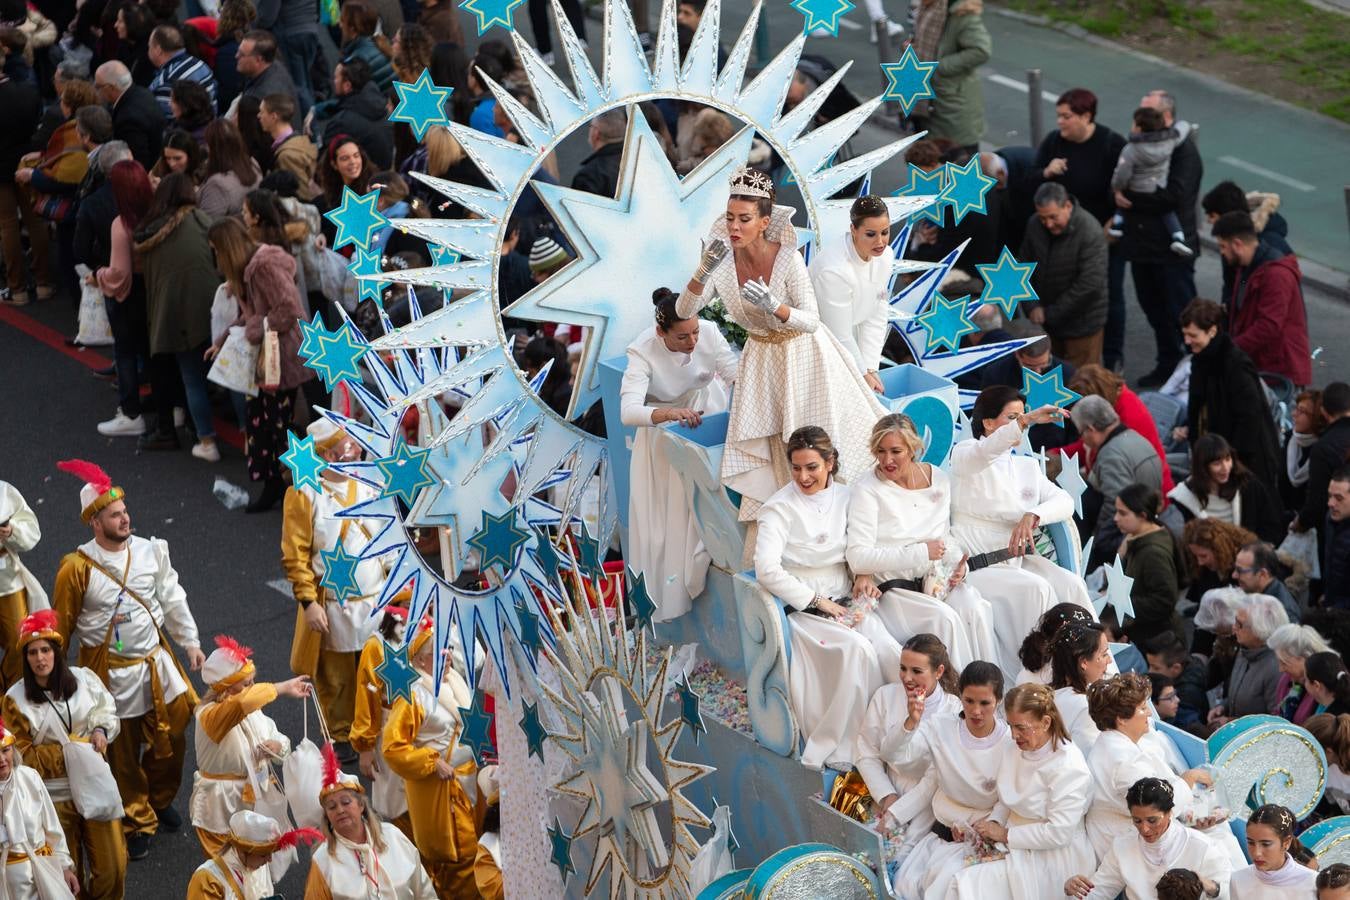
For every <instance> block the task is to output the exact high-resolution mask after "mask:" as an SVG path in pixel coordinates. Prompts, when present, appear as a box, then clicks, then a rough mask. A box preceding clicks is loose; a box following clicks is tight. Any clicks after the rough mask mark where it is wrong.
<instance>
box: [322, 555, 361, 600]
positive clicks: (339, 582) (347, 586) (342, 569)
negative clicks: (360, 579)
mask: <svg viewBox="0 0 1350 900" xmlns="http://www.w3.org/2000/svg"><path fill="white" fill-rule="evenodd" d="M319 559H320V560H322V561H323V567H324V568H323V577H322V578H320V579H319V586H320V587H324V588H327V589H328V590H330V591H332V592H333V596H335V597H337V601H338V605H345V604H346V603H347V599H348V598H349V597H350V598H353V599H355V598H357V597H360V596H361V588H360V586H359V585H357V583H356V567H357V565H358V564H359V563H360V562H361V557H359V556H352V555H351V554H350V553H348V552H347V548H346V547H345V546H343V544H342V542H341V541H339V542H338V545H337V546H336V547H334V548H333V549H332V550H320V551H319Z"/></svg>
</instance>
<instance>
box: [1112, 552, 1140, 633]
mask: <svg viewBox="0 0 1350 900" xmlns="http://www.w3.org/2000/svg"><path fill="white" fill-rule="evenodd" d="M1133 590H1134V579H1133V578H1131V577H1130V576H1128V575H1126V574H1125V567H1124V566H1123V565H1122V564H1121V559H1120V554H1116V558H1115V559H1114V560H1112V562H1111V565H1109V566H1107V567H1106V606H1110V607H1112V608H1114V609H1115V611H1116V618H1117V619H1119V620H1120V622H1121V624H1124V622H1125V618H1126V617H1127V616H1128V617H1129V618H1131V619H1133V618H1134V601H1133V600H1131V599H1130V593H1131V592H1132V591H1133Z"/></svg>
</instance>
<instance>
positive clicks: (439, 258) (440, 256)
mask: <svg viewBox="0 0 1350 900" xmlns="http://www.w3.org/2000/svg"><path fill="white" fill-rule="evenodd" d="M427 249H428V250H430V251H431V264H432V265H433V266H453V265H454V264H455V263H457V262H459V261H460V259H461V258H462V257H461V256H460V255H459V254H458V253H457V252H455V250H454V248H452V247H439V246H436V245H435V244H429V245H427Z"/></svg>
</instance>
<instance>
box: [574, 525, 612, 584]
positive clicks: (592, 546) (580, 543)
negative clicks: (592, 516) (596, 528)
mask: <svg viewBox="0 0 1350 900" xmlns="http://www.w3.org/2000/svg"><path fill="white" fill-rule="evenodd" d="M576 541H577V559H576V566H577V571H579V572H580V573H581V574H582V576H583V577H585V578H589V579H591V580H592V581H594V580H596V579H598V578H601V577H603V576H604V574H605V569H604V566H603V565H602V564H601V562H600V544H599V543H597V542H596V541H593V540H591V538H590V536H589V535H587V534H586V526H585V525H583V526H581V534H579V535H577V538H576Z"/></svg>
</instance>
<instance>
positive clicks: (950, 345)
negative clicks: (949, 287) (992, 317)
mask: <svg viewBox="0 0 1350 900" xmlns="http://www.w3.org/2000/svg"><path fill="white" fill-rule="evenodd" d="M969 305H970V298H969V297H961V298H960V299H957V300H948V299H947V298H946V297H944V296H942V294H940V293H935V294H933V302H932V303H931V304H929V306H928V311H927V312H925V313H924V314H923V315H921V316H919V319H918V321H919V325H920V327H922V328H923V330H924V331H925V332H926V333H927V335H928V342H927V346H926V348H925V350H924V352H925V353H932V352H933V351H934V350H936V349H938V348H940V347H946V348H947V349H948V350H950V351H951V352H953V353H955V352H956V351H957V350H959V349H961V338H962V337H963V336H965V335H967V334H973V333H974V332H976V331H979V328H978V327H977V326H976V325H975V323H974V322H972V321H970V316H969V315H967V313H966V307H967V306H969Z"/></svg>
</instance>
